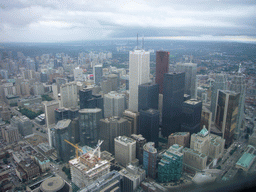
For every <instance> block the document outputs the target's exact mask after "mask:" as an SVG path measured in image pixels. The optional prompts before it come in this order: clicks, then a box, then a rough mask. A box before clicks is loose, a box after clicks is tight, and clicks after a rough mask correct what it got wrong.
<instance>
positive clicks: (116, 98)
mask: <svg viewBox="0 0 256 192" xmlns="http://www.w3.org/2000/svg"><path fill="white" fill-rule="evenodd" d="M124 110H125V97H124V95H123V94H120V93H117V92H115V91H111V92H109V93H108V94H105V95H104V117H112V116H118V117H121V116H122V114H123V112H124Z"/></svg>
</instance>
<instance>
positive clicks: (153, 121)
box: [139, 109, 159, 147]
mask: <svg viewBox="0 0 256 192" xmlns="http://www.w3.org/2000/svg"><path fill="white" fill-rule="evenodd" d="M139 134H141V135H142V136H143V137H144V138H145V139H146V140H147V141H152V142H154V143H155V146H156V147H158V135H159V111H158V110H155V109H148V110H140V127H139Z"/></svg>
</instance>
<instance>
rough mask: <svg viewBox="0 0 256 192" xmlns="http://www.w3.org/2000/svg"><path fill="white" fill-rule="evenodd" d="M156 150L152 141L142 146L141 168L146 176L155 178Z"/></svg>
mask: <svg viewBox="0 0 256 192" xmlns="http://www.w3.org/2000/svg"><path fill="white" fill-rule="evenodd" d="M156 163H157V150H156V148H155V146H154V142H148V143H146V144H145V145H144V146H143V168H144V169H145V170H146V174H147V175H148V177H150V178H152V179H155V178H156Z"/></svg>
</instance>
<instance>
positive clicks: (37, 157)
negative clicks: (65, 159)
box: [32, 153, 50, 172]
mask: <svg viewBox="0 0 256 192" xmlns="http://www.w3.org/2000/svg"><path fill="white" fill-rule="evenodd" d="M32 157H33V159H34V161H35V162H36V164H37V165H38V166H39V167H40V170H41V172H45V171H47V170H48V169H50V160H49V159H47V158H46V157H45V156H43V155H42V154H41V153H36V154H34V155H33V156H32Z"/></svg>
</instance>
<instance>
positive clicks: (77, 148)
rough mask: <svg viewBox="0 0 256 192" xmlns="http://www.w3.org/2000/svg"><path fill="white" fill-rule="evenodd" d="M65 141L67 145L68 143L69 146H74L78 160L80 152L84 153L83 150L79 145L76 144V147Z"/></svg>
mask: <svg viewBox="0 0 256 192" xmlns="http://www.w3.org/2000/svg"><path fill="white" fill-rule="evenodd" d="M64 141H65V142H66V143H68V144H69V145H71V146H73V147H74V148H75V149H76V158H78V157H79V156H78V151H80V152H82V153H83V150H82V149H81V148H79V147H78V144H75V145H74V144H73V143H71V142H69V141H68V140H66V139H64Z"/></svg>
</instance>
